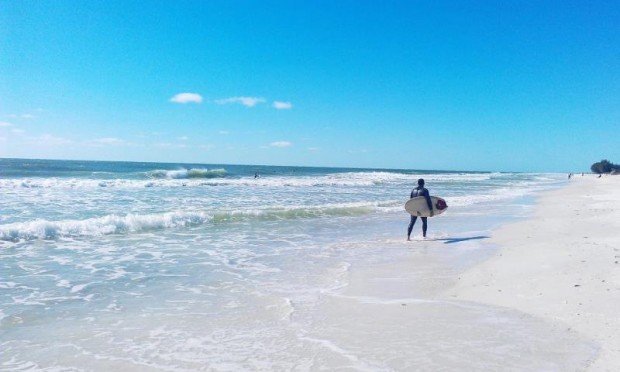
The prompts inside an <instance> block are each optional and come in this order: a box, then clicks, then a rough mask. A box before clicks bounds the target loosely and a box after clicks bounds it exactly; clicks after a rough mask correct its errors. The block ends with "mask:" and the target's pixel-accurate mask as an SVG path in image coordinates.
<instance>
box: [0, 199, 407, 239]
mask: <svg viewBox="0 0 620 372" xmlns="http://www.w3.org/2000/svg"><path fill="white" fill-rule="evenodd" d="M400 204H401V203H400V202H399V201H386V202H376V203H362V202H360V203H342V204H326V205H320V206H309V207H299V206H291V207H274V208H269V209H257V210H248V211H215V212H200V211H198V212H187V211H174V212H165V213H152V214H127V215H116V214H112V215H107V216H102V217H95V218H88V219H84V220H60V221H49V220H44V219H37V220H33V221H27V222H16V223H11V224H5V225H0V240H3V241H14V242H18V241H22V240H37V239H58V238H77V237H89V236H103V235H112V234H130V233H139V232H145V231H151V230H161V229H167V228H181V227H192V226H199V225H205V224H209V223H211V224H221V223H229V222H238V221H248V220H257V221H274V220H290V219H303V218H319V217H346V216H360V215H364V214H369V213H372V212H375V211H378V210H383V211H386V212H387V211H394V210H400V209H401V205H400Z"/></svg>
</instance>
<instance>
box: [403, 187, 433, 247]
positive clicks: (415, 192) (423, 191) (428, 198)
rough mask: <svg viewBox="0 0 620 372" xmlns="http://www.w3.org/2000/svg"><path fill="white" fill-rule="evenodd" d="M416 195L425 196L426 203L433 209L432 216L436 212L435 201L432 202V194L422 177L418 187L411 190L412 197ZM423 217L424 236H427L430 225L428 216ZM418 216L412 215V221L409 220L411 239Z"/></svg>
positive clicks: (408, 235) (409, 235)
mask: <svg viewBox="0 0 620 372" xmlns="http://www.w3.org/2000/svg"><path fill="white" fill-rule="evenodd" d="M416 196H423V197H424V198H425V199H426V203H427V204H428V209H429V210H430V211H431V217H433V215H434V214H435V212H434V211H433V203H431V196H430V194H429V193H428V190H427V189H426V188H425V187H424V179H423V178H420V179H419V180H418V187H416V188H415V189H413V190H411V198H415V197H416ZM420 218H421V219H422V236H423V237H425V238H426V228H427V227H428V224H427V220H428V217H420ZM417 219H418V217H417V216H413V215H412V216H411V222H409V228H408V229H407V240H411V230H413V225H415V222H416V221H417Z"/></svg>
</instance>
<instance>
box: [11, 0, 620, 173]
mask: <svg viewBox="0 0 620 372" xmlns="http://www.w3.org/2000/svg"><path fill="white" fill-rule="evenodd" d="M618 25H620V2H617V1H497V2H494V1H323V0H318V1H294V0H292V1H235V0H226V1H183V0H181V1H156V0H153V1H132V0H123V1H112V0H109V1H64V0H55V1H47V0H32V1H28V0H24V1H21V0H20V1H7V0H0V157H19V158H51V159H85V160H131V161H159V162H192V163H214V164H266V165H307V166H340V167H377V168H399V169H442V170H488V171H533V172H539V171H557V172H568V171H585V170H588V169H589V166H590V164H592V163H593V162H595V161H598V160H601V159H603V158H608V159H609V160H611V161H615V162H620V141H619V138H620V137H618V133H619V132H620V27H618Z"/></svg>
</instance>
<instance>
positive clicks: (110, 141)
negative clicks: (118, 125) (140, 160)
mask: <svg viewBox="0 0 620 372" xmlns="http://www.w3.org/2000/svg"><path fill="white" fill-rule="evenodd" d="M90 143H91V144H93V145H100V146H101V145H116V146H118V145H124V144H125V140H122V139H120V138H115V137H104V138H97V139H94V140H92V141H90Z"/></svg>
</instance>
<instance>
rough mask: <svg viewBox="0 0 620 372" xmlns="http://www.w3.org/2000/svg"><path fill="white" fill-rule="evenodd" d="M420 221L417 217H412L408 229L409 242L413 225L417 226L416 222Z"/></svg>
mask: <svg viewBox="0 0 620 372" xmlns="http://www.w3.org/2000/svg"><path fill="white" fill-rule="evenodd" d="M417 219H418V217H416V216H411V222H409V227H408V228H407V240H409V237H410V236H411V230H413V225H415V221H416V220H417Z"/></svg>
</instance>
